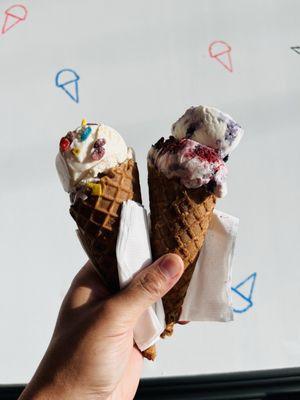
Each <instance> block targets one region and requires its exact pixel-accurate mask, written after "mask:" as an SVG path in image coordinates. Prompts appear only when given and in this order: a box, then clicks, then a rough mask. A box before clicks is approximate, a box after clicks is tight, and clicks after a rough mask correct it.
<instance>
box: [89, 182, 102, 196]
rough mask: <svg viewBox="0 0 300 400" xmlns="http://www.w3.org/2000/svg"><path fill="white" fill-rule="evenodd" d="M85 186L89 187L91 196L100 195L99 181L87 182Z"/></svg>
mask: <svg viewBox="0 0 300 400" xmlns="http://www.w3.org/2000/svg"><path fill="white" fill-rule="evenodd" d="M87 187H88V188H89V189H91V191H92V195H93V196H101V195H102V186H101V183H93V182H88V183H87Z"/></svg>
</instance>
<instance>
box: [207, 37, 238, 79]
mask: <svg viewBox="0 0 300 400" xmlns="http://www.w3.org/2000/svg"><path fill="white" fill-rule="evenodd" d="M208 52H209V56H210V57H211V58H215V59H216V60H217V61H218V62H219V63H220V64H222V65H223V67H225V68H226V69H227V71H229V72H233V68H232V60H231V47H230V46H229V44H227V43H226V42H223V41H222V40H216V41H214V42H212V43H211V44H210V45H209V48H208Z"/></svg>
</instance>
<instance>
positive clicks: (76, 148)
mask: <svg viewBox="0 0 300 400" xmlns="http://www.w3.org/2000/svg"><path fill="white" fill-rule="evenodd" d="M72 153H73V154H74V156H78V154H79V153H80V149H79V147H74V149H73V150H72Z"/></svg>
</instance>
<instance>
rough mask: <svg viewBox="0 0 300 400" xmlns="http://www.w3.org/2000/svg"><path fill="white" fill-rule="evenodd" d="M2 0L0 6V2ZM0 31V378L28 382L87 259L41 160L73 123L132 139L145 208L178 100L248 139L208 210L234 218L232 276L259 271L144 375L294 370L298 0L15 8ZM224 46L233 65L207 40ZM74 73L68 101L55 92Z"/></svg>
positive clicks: (1, 7) (298, 278)
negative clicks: (21, 15)
mask: <svg viewBox="0 0 300 400" xmlns="http://www.w3.org/2000/svg"><path fill="white" fill-rule="evenodd" d="M13 4H14V3H13V2H11V1H4V0H2V1H1V3H0V28H1V27H2V25H3V23H4V20H5V16H4V11H5V9H7V8H8V7H9V6H11V5H13ZM22 4H24V5H25V6H26V7H27V9H28V16H27V19H26V20H25V21H23V22H21V23H19V24H17V25H16V26H15V27H14V28H12V29H10V30H8V31H7V32H6V33H5V34H2V35H0V61H1V63H0V70H1V74H0V107H1V108H0V110H1V146H0V149H1V150H0V154H1V156H0V177H1V189H0V213H1V216H0V221H1V222H0V227H1V228H0V229H1V231H0V235H1V237H0V251H1V254H0V255H1V261H0V262H1V270H0V272H1V275H0V318H1V319H0V321H1V322H0V324H1V329H0V338H1V341H0V383H20V382H25V381H27V380H28V379H29V377H30V376H31V374H32V373H33V371H34V369H35V368H36V365H37V363H38V362H39V360H40V358H41V356H42V354H43V352H44V351H45V349H46V346H47V344H48V341H49V339H50V336H51V332H52V329H53V326H54V323H55V319H56V315H57V312H58V308H59V305H60V303H61V301H62V298H63V296H64V293H65V292H66V290H67V288H68V286H69V284H70V281H71V279H72V277H73V276H74V274H75V273H76V271H77V270H78V269H79V268H80V267H81V266H82V264H83V263H84V262H85V260H86V256H85V254H84V253H83V251H82V249H81V246H80V244H79V242H78V240H77V238H76V235H75V224H74V223H73V221H72V219H71V217H70V216H69V214H68V206H69V200H68V196H67V194H66V193H64V192H63V190H62V187H61V186H60V183H59V180H58V177H57V175H56V171H55V167H54V158H55V155H56V152H57V149H58V140H59V138H60V137H61V136H63V135H64V134H65V133H66V131H68V130H69V129H72V128H75V127H76V126H78V125H79V124H80V122H81V119H82V118H83V117H86V118H87V119H88V120H90V121H91V120H93V121H102V122H104V123H106V124H108V125H111V126H112V127H114V128H116V129H117V130H118V131H119V132H120V133H121V134H122V135H123V136H124V138H125V140H126V141H127V143H128V144H129V145H132V146H133V147H134V148H135V150H136V154H137V159H138V162H139V167H140V174H141V182H142V189H143V196H144V203H145V204H146V205H147V203H148V200H147V199H148V195H147V186H146V179H147V178H146V168H145V166H146V153H147V151H148V148H149V146H150V145H151V144H152V143H153V142H155V141H156V140H157V139H158V138H160V137H161V136H167V135H168V134H169V132H170V126H171V124H172V123H173V122H174V121H175V120H176V119H177V118H178V117H179V116H180V115H181V114H182V113H183V112H184V111H185V109H186V108H187V107H189V106H191V105H198V104H208V105H215V106H217V107H218V108H220V109H221V110H223V111H225V112H228V113H229V114H231V115H232V116H233V117H234V118H235V119H236V120H237V121H238V122H239V123H240V124H241V125H242V126H243V127H244V128H245V131H246V133H245V136H244V139H243V141H242V143H241V145H240V147H239V148H238V150H237V151H236V152H235V153H234V155H233V156H232V158H231V160H230V162H229V168H230V176H229V194H228V196H227V198H226V199H224V200H220V201H219V202H218V208H219V209H221V210H223V211H225V212H228V213H230V214H233V215H236V216H238V217H240V230H239V237H238V242H237V246H236V255H235V259H234V266H233V267H234V276H233V283H234V284H238V283H239V282H240V281H242V280H243V279H245V278H246V277H247V276H249V275H250V274H252V273H253V272H257V280H256V285H255V288H254V292H253V303H254V304H253V307H251V308H250V309H249V310H248V311H247V312H245V313H243V314H236V315H235V322H233V323H228V324H220V323H191V324H190V325H188V326H184V327H179V326H178V327H177V328H176V332H175V334H174V337H173V338H171V339H168V340H165V341H164V342H163V343H161V344H160V346H159V354H158V358H157V361H156V362H155V363H153V364H150V363H148V362H147V363H146V366H145V370H144V376H162V375H163V376H165V375H190V374H203V373H211V372H224V371H242V370H253V369H264V368H280V367H287V366H289V367H291V366H299V365H300V324H299V322H300V320H299V319H300V317H299V306H300V295H299V282H300V268H299V233H300V223H299V222H300V221H299V201H300V190H299V187H298V182H299V177H298V171H299V146H300V136H299V123H300V55H299V54H297V53H296V52H295V51H293V50H291V49H290V47H291V46H297V45H298V46H300V29H299V15H300V4H299V2H298V1H296V0H295V1H292V0H290V1H288V0H284V1H283V0H281V1H276V2H274V1H271V0H269V1H267V0H265V1H263V2H262V1H259V0H249V1H248V0H241V1H233V0H227V1H218V0H214V1H212V0H205V1H204V0H202V1H199V0H184V1H183V0H181V1H179V0H163V1H161V0H152V1H146V0H127V1H121V0H120V1H109V2H108V1H96V0H94V1H92V0H85V1H79V0H76V1H75V0H73V1H70V0H69V1H67V0H60V1H58V0H57V1H51V2H50V1H46V0H39V1H37V0H36V1H29V0H27V1H25V0H24V1H23V3H22ZM214 40H224V41H225V42H227V43H228V44H230V46H231V47H232V62H233V72H232V73H231V72H229V71H227V70H226V69H225V68H224V67H222V65H221V64H220V63H218V62H217V61H216V60H215V59H212V58H210V57H209V54H208V46H209V44H210V43H211V42H213V41H214ZM62 68H72V69H73V70H75V71H76V72H77V73H78V75H79V76H80V80H79V96H80V100H79V103H78V104H77V103H75V102H74V101H72V100H71V99H70V98H69V97H68V96H67V95H66V94H65V93H64V92H63V90H61V89H59V88H57V87H56V86H55V82H54V80H55V76H56V74H57V72H58V71H59V70H61V69H62Z"/></svg>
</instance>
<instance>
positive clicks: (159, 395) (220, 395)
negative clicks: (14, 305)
mask: <svg viewBox="0 0 300 400" xmlns="http://www.w3.org/2000/svg"><path fill="white" fill-rule="evenodd" d="M23 388H24V385H7V386H6V385H2V386H1V385H0V400H16V399H17V398H18V396H19V395H20V393H21V392H22V390H23ZM135 399H136V400H143V399H155V400H156V399H158V400H161V399H162V400H163V399H174V400H177V399H180V400H181V399H182V400H183V399H184V400H185V399H187V400H196V399H197V400H198V399H199V400H262V399H264V400H296V399H297V400H300V368H289V369H277V370H266V371H253V372H240V373H229V374H213V375H201V376H186V377H171V378H151V379H143V380H142V381H141V383H140V386H139V389H138V392H137V394H136V397H135ZM120 400H121V399H120Z"/></svg>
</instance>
